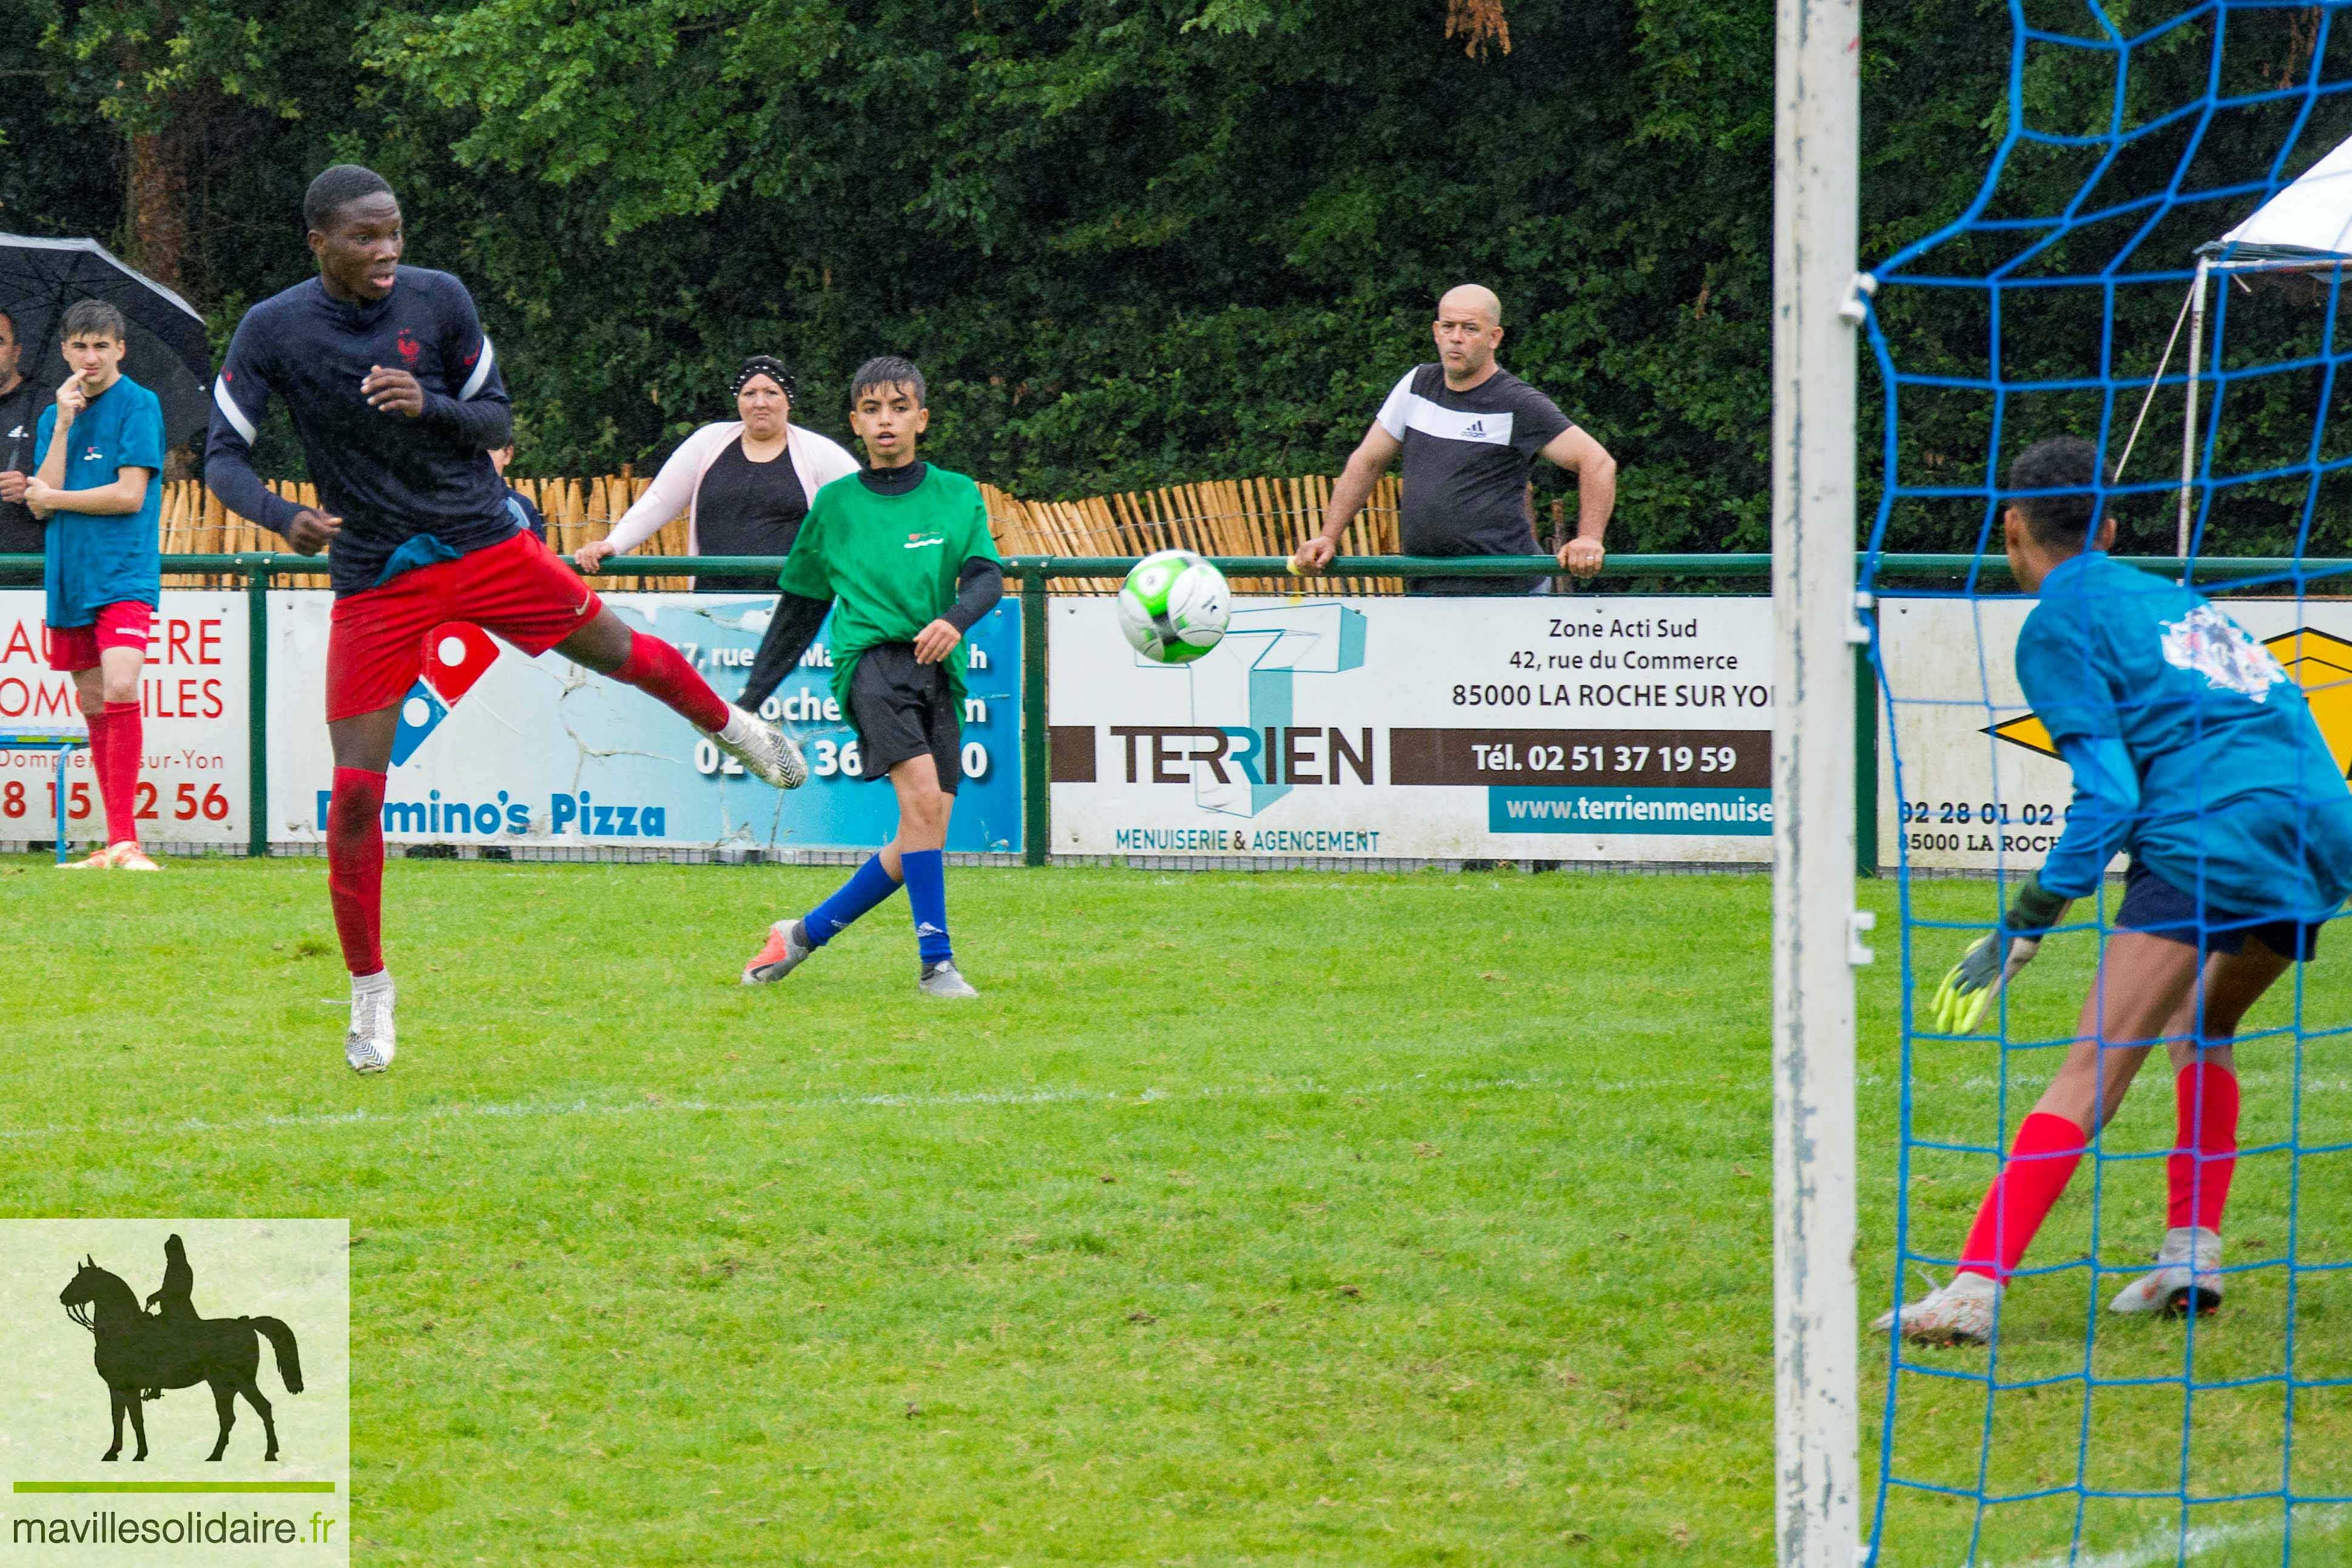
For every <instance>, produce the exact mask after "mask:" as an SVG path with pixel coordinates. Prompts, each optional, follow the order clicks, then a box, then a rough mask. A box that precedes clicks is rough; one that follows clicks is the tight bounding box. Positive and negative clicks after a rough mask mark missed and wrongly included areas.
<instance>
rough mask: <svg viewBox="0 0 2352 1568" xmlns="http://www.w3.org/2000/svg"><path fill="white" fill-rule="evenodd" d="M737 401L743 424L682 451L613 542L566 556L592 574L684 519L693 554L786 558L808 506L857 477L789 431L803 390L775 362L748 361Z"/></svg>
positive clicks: (738, 380)
mask: <svg viewBox="0 0 2352 1568" xmlns="http://www.w3.org/2000/svg"><path fill="white" fill-rule="evenodd" d="M734 392H735V410H736V413H738V414H739V415H740V418H737V419H731V420H725V421H722V422H720V423H717V424H706V425H704V426H703V427H702V428H701V429H699V430H698V431H696V432H695V433H694V434H691V435H689V436H688V437H687V438H686V439H685V440H684V441H682V442H680V443H679V444H678V448H677V451H676V452H673V453H671V454H670V455H669V461H668V462H667V463H664V464H663V465H661V472H660V473H658V474H656V475H655V476H654V482H653V483H652V484H651V485H649V486H646V493H645V494H644V495H642V496H640V497H637V500H636V504H635V506H633V507H630V508H629V509H628V510H627V511H626V512H625V513H623V514H622V516H621V520H620V521H619V522H617V523H614V525H613V529H612V532H610V533H609V534H607V535H605V536H604V538H601V539H598V540H596V541H595V542H593V544H585V545H583V546H581V547H580V548H579V549H577V550H574V551H573V552H572V559H573V561H575V562H576V563H577V564H578V565H579V568H580V570H582V571H586V572H593V571H596V570H599V569H600V568H601V566H602V564H603V563H604V560H605V559H608V558H609V557H612V556H614V555H621V554H625V553H626V552H628V551H629V550H632V549H635V548H636V547H637V546H639V545H641V544H643V543H644V542H645V541H646V539H648V538H652V537H653V535H654V534H655V533H656V531H657V530H658V529H659V528H661V526H662V525H663V524H664V523H667V522H668V521H669V520H670V518H672V517H676V516H677V515H678V513H680V512H684V513H685V514H686V528H687V549H688V552H689V553H691V554H694V555H772V556H782V555H789V554H790V553H792V548H793V539H795V538H798V537H799V536H800V531H801V520H802V519H803V518H804V517H807V516H808V509H809V502H810V500H811V499H812V498H814V497H815V495H816V493H817V492H818V491H819V490H821V489H823V488H824V486H826V485H828V484H830V483H832V482H833V481H834V480H835V479H839V478H841V477H843V476H845V475H850V474H855V473H856V472H857V460H856V458H855V457H852V456H851V455H849V454H848V453H847V452H846V451H845V450H844V449H843V448H842V447H841V446H840V445H839V444H837V443H835V442H832V441H829V440H827V439H826V438H825V437H824V436H822V435H819V434H816V433H815V432H814V431H813V430H805V429H803V428H802V427H800V426H798V425H796V424H793V423H792V410H793V398H794V397H795V396H797V395H798V393H799V388H798V387H797V386H796V385H795V384H794V382H793V376H792V372H791V371H787V370H785V369H784V367H783V364H782V361H778V360H776V359H774V358H773V357H772V356H770V355H767V354H755V355H753V356H752V357H751V358H750V359H748V360H746V361H743V365H742V368H741V369H740V370H739V371H736V373H735V387H734ZM697 586H698V587H703V588H724V589H732V590H738V591H751V592H767V591H772V589H773V588H774V587H775V583H774V581H773V580H771V579H768V578H763V577H726V578H712V577H706V578H703V579H701V580H699V582H698V585H697Z"/></svg>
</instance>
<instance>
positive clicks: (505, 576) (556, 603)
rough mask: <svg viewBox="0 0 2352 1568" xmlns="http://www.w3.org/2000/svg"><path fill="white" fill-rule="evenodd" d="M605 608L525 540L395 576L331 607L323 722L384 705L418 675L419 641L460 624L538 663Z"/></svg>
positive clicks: (543, 548)
mask: <svg viewBox="0 0 2352 1568" xmlns="http://www.w3.org/2000/svg"><path fill="white" fill-rule="evenodd" d="M602 609H604V601H603V600H601V599H598V598H597V597H596V593H595V591H594V590H593V589H592V588H590V587H589V586H588V585H587V584H586V583H584V582H583V581H581V580H580V579H579V578H577V577H575V576H573V575H572V573H571V572H570V571H569V570H565V568H564V566H563V564H562V561H560V560H558V559H556V555H555V552H554V551H553V550H551V549H548V548H547V547H546V546H545V545H543V544H541V543H540V542H539V540H537V539H535V538H531V536H530V535H529V534H517V535H516V536H515V537H514V538H510V539H509V540H507V541H506V542H505V543H503V544H495V545H492V546H490V547H489V548H488V549H478V550H475V551H473V552H471V553H470V554H467V555H461V556H459V557H458V558H457V559H456V560H444V561H436V562H435V563H434V564H433V565H431V566H421V567H418V568H417V569H416V570H414V571H404V572H402V573H401V574H400V575H399V576H398V577H395V578H394V579H393V580H391V581H390V582H387V583H385V584H384V585H383V587H382V588H371V589H369V590H367V591H365V592H363V593H354V594H352V595H350V596H349V597H348V598H343V599H338V600H336V601H335V617H334V624H333V630H332V632H331V633H330V634H329V636H328V638H327V720H328V722H329V723H333V722H334V721H335V720H337V719H340V718H350V717H352V716H354V715H356V714H363V713H374V712H375V711H376V710H378V709H379V708H388V707H390V706H393V705H394V703H396V702H398V701H400V699H401V698H403V697H404V696H406V695H408V688H409V687H411V686H413V685H415V684H416V677H417V676H418V675H419V674H422V673H423V671H424V669H425V637H426V636H427V635H428V634H429V633H431V632H432V631H433V629H434V628H435V627H436V626H438V625H440V624H441V623H442V622H446V621H467V622H472V623H473V624H475V625H477V626H479V627H480V628H481V629H482V630H483V631H485V632H496V633H497V634H498V635H499V636H501V637H503V638H505V639H506V640H507V641H508V642H509V643H513V644H514V645H515V646H516V647H518V648H520V649H521V650H522V651H523V652H524V653H529V654H530V655H531V656H532V657H533V658H537V657H538V656H539V655H540V654H541V653H546V652H547V651H548V650H549V649H550V648H552V647H554V646H555V645H556V644H557V643H561V642H562V641H563V640H564V639H565V638H566V637H569V636H571V635H572V633H573V632H577V631H579V630H580V628H581V627H583V626H584V625H586V624H587V623H588V622H590V621H592V620H593V619H594V618H595V616H596V612H598V611H600V610H602Z"/></svg>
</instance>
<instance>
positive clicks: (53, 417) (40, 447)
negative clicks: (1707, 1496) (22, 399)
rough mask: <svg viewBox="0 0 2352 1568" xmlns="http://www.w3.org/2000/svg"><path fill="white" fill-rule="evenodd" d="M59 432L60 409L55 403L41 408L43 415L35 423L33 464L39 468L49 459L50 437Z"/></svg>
mask: <svg viewBox="0 0 2352 1568" xmlns="http://www.w3.org/2000/svg"><path fill="white" fill-rule="evenodd" d="M57 433H58V409H57V405H56V404H55V403H51V404H50V405H49V406H48V407H47V408H45V409H43V410H41V417H40V418H39V419H37V420H36V421H35V422H34V423H33V466H34V467H36V468H38V467H39V466H40V465H42V464H44V463H47V461H48V460H49V437H51V436H53V435H55V434H57Z"/></svg>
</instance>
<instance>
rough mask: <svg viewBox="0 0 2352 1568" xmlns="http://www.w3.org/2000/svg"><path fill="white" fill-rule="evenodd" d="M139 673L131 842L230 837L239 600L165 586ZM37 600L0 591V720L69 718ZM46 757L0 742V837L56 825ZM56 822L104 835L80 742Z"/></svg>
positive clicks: (240, 815)
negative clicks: (135, 830) (138, 754)
mask: <svg viewBox="0 0 2352 1568" xmlns="http://www.w3.org/2000/svg"><path fill="white" fill-rule="evenodd" d="M46 602H47V601H45V599H44V598H43V596H42V594H41V592H40V591H39V590H37V589H9V590H5V591H0V727H7V726H11V725H23V726H33V725H41V724H55V723H79V722H80V721H81V717H82V715H81V710H80V708H79V706H77V705H76V704H75V702H74V695H73V677H72V676H71V675H68V674H60V673H58V672H56V671H53V670H51V669H50V668H49V657H48V632H47V628H46V627H45V626H44V624H43V622H42V616H43V612H44V609H45V606H46ZM246 625H247V622H246V608H245V595H244V594H242V593H236V592H224V591H219V590H215V589H196V590H183V589H176V588H174V589H167V590H165V591H164V593H163V608H162V609H161V610H159V611H158V612H156V615H155V622H154V630H153V632H152V634H151V635H150V636H149V638H148V641H147V664H146V668H145V669H144V670H143V671H142V674H141V678H140V705H141V710H142V713H141V717H142V722H141V729H142V738H143V739H144V742H145V747H144V750H145V753H146V755H145V756H144V757H143V758H142V759H141V767H140V772H139V798H138V800H137V802H136V810H137V812H138V817H139V837H140V839H141V840H142V841H143V842H146V843H149V844H156V845H164V844H184V843H187V844H210V843H220V844H232V843H234V844H241V843H243V842H245V841H246V835H247V826H248V824H249V823H250V821H252V819H251V818H250V817H249V816H247V796H246V758H247V750H248V739H249V737H250V733H251V727H250V726H249V725H248V724H247V714H248V712H249V709H248V706H247V702H246V692H247V685H246V678H247V666H246V652H247V648H246V644H247V636H246ZM57 778H58V775H57V756H56V754H55V753H54V752H48V751H16V750H11V749H9V748H8V747H5V745H0V839H5V840H10V841H47V840H49V839H50V838H52V837H53V836H54V835H55V834H56V832H57V821H58V807H57V795H56V790H57V787H58V786H57ZM66 826H67V829H68V831H69V832H70V833H71V834H72V835H73V836H74V837H75V838H76V839H77V840H81V839H89V840H93V841H94V840H102V839H104V838H105V837H106V816H105V809H104V807H103V806H102V805H101V804H100V800H99V798H98V776H97V774H96V773H95V772H93V771H92V770H91V768H90V765H89V749H88V748H87V747H84V748H82V749H79V750H77V751H75V752H73V753H71V754H70V755H69V756H68V758H67V762H66Z"/></svg>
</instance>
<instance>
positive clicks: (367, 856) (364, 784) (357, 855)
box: [327, 768, 383, 975]
mask: <svg viewBox="0 0 2352 1568" xmlns="http://www.w3.org/2000/svg"><path fill="white" fill-rule="evenodd" d="M327 900H328V902H329V903H331V904H333V905H334V908H335V935H337V936H341V938H342V939H343V967H345V968H347V969H349V970H351V972H352V974H354V975H373V974H378V973H380V972H382V970H383V774H381V773H371V772H369V771H367V770H366V769H365V768H336V769H335V792H334V794H333V796H332V797H331V799H330V800H328V802H327Z"/></svg>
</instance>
